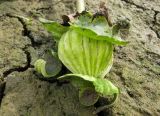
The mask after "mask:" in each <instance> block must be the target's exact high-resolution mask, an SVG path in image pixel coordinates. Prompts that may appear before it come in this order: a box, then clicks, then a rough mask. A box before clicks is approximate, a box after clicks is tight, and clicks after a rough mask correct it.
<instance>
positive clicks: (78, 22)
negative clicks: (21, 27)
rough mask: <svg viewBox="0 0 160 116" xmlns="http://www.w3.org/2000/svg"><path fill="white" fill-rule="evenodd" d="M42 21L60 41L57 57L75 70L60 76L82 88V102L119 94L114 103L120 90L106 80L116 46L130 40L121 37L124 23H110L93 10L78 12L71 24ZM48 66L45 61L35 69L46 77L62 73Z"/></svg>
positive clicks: (71, 69)
mask: <svg viewBox="0 0 160 116" xmlns="http://www.w3.org/2000/svg"><path fill="white" fill-rule="evenodd" d="M41 22H42V23H43V25H44V27H45V28H46V29H47V30H48V31H49V32H51V33H52V34H53V36H54V37H55V38H56V41H57V43H58V56H56V58H57V59H60V61H61V62H62V63H63V64H64V65H65V66H66V67H67V68H68V69H69V70H70V71H71V72H72V74H66V75H62V76H60V77H58V79H60V80H62V79H66V80H69V81H70V82H71V83H72V84H73V86H75V87H76V88H78V89H79V99H80V102H81V103H82V104H84V105H86V106H90V105H93V104H95V103H96V102H97V100H98V98H99V96H103V97H107V96H108V95H115V96H116V97H115V99H114V100H113V102H114V101H115V100H116V98H117V96H118V94H119V89H118V88H117V87H116V86H114V85H113V84H112V83H111V82H110V81H109V80H107V79H105V75H106V74H107V73H108V72H109V70H110V69H111V67H112V64H113V48H114V45H126V44H127V43H128V42H126V41H124V40H122V39H121V38H120V37H119V36H118V30H119V29H120V26H119V25H114V26H109V24H108V21H107V20H106V18H105V16H104V15H102V14H101V15H97V14H96V15H93V14H91V13H89V12H82V13H81V14H77V16H76V17H75V18H74V19H73V20H71V21H69V22H68V23H69V24H70V26H63V25H61V24H59V23H57V22H54V21H48V20H42V19H41ZM46 66H47V65H46V64H45V62H44V61H43V60H38V61H37V62H36V63H35V68H36V69H37V71H38V72H41V73H42V74H43V76H44V77H50V76H55V75H56V74H58V73H59V72H60V70H59V69H58V70H57V71H56V72H54V73H53V74H51V75H49V74H47V73H46V68H45V67H46ZM56 66H57V65H56ZM53 70H55V69H53ZM88 95H90V96H88Z"/></svg>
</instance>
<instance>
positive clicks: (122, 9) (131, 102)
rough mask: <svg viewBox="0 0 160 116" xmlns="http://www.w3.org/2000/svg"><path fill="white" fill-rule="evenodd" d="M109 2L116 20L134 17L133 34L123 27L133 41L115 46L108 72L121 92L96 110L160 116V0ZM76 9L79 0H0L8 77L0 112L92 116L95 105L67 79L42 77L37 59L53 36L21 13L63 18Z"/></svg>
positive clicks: (1, 70)
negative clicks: (111, 103) (86, 103)
mask: <svg viewBox="0 0 160 116" xmlns="http://www.w3.org/2000/svg"><path fill="white" fill-rule="evenodd" d="M86 1H87V9H90V10H92V11H96V10H97V9H98V5H99V3H100V1H98V0H86ZM101 1H104V2H106V0H101ZM107 6H108V7H109V9H110V10H109V12H110V15H111V17H112V20H113V22H116V21H117V20H120V19H125V20H129V21H130V24H131V28H130V31H129V34H125V33H122V36H124V38H125V39H126V40H128V41H130V43H129V44H128V45H127V46H125V47H116V48H115V54H114V55H115V58H114V64H113V67H112V70H111V72H110V73H109V74H108V75H107V76H106V77H107V78H109V79H110V80H111V81H112V82H113V83H115V85H116V86H118V87H119V88H121V95H120V98H119V100H118V102H117V103H116V104H115V105H114V107H112V108H109V109H107V110H106V111H104V112H101V113H99V114H97V115H98V116H160V1H159V0H108V1H107ZM75 10H76V9H75V0H0V78H2V79H1V80H3V78H4V81H5V82H6V86H5V89H4V94H3V98H2V101H1V107H0V116H94V115H93V114H92V112H93V111H94V110H95V107H94V106H91V107H85V106H83V105H81V104H80V103H79V100H78V93H77V90H76V89H75V88H73V87H72V86H71V85H70V84H69V83H64V84H59V83H58V82H57V81H53V82H48V81H42V80H40V79H39V78H38V76H37V75H36V74H35V72H34V69H33V63H34V62H35V60H37V59H38V58H43V57H44V56H45V53H46V50H47V49H48V48H53V49H54V40H53V39H52V36H51V34H50V33H48V32H47V31H46V30H45V29H44V28H43V26H42V25H41V24H40V23H39V22H38V21H36V20H33V21H32V22H30V23H29V22H27V21H26V20H23V18H21V17H18V16H23V17H37V16H38V17H44V18H47V19H51V20H55V21H61V16H62V15H63V14H70V13H73V12H75ZM17 15H18V16H17ZM4 81H0V83H3V82H4ZM2 85H4V84H1V86H2ZM1 86H0V87H1ZM2 92H3V87H1V89H0V97H2ZM99 104H100V103H99ZM102 104H103V103H101V105H102Z"/></svg>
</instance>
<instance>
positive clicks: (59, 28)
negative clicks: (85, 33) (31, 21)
mask: <svg viewBox="0 0 160 116" xmlns="http://www.w3.org/2000/svg"><path fill="white" fill-rule="evenodd" d="M39 20H40V22H41V23H42V24H43V25H44V27H45V28H46V29H47V31H49V32H51V33H52V35H53V36H54V37H55V39H56V40H59V39H60V38H61V36H62V35H63V34H64V33H65V32H67V31H68V29H69V27H68V26H63V25H61V24H60V23H58V22H55V21H50V20H46V19H42V18H40V19H39Z"/></svg>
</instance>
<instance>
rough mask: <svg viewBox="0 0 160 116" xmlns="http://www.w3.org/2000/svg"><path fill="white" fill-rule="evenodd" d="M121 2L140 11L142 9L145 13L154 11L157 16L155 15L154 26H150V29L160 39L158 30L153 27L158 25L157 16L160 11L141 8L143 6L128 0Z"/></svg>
mask: <svg viewBox="0 0 160 116" xmlns="http://www.w3.org/2000/svg"><path fill="white" fill-rule="evenodd" d="M121 1H123V2H125V3H127V4H130V5H134V6H135V7H137V8H139V9H142V10H143V11H144V10H151V11H154V12H155V14H154V21H153V25H152V26H150V29H151V30H152V31H154V32H155V34H156V35H157V37H158V38H159V39H160V34H159V33H158V30H157V29H154V28H153V27H154V26H155V25H156V24H157V20H156V16H157V14H158V13H160V11H157V10H155V9H149V8H145V7H143V6H141V5H138V4H136V3H134V2H131V1H128V0H121Z"/></svg>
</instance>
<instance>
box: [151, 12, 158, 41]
mask: <svg viewBox="0 0 160 116" xmlns="http://www.w3.org/2000/svg"><path fill="white" fill-rule="evenodd" d="M158 13H159V12H158V11H155V14H154V17H153V19H154V20H153V22H152V23H153V24H152V26H150V29H151V30H152V31H154V32H155V34H156V35H157V37H158V38H159V39H160V34H159V31H158V30H157V29H156V28H154V27H155V26H156V25H159V24H158V23H157V15H158Z"/></svg>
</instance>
